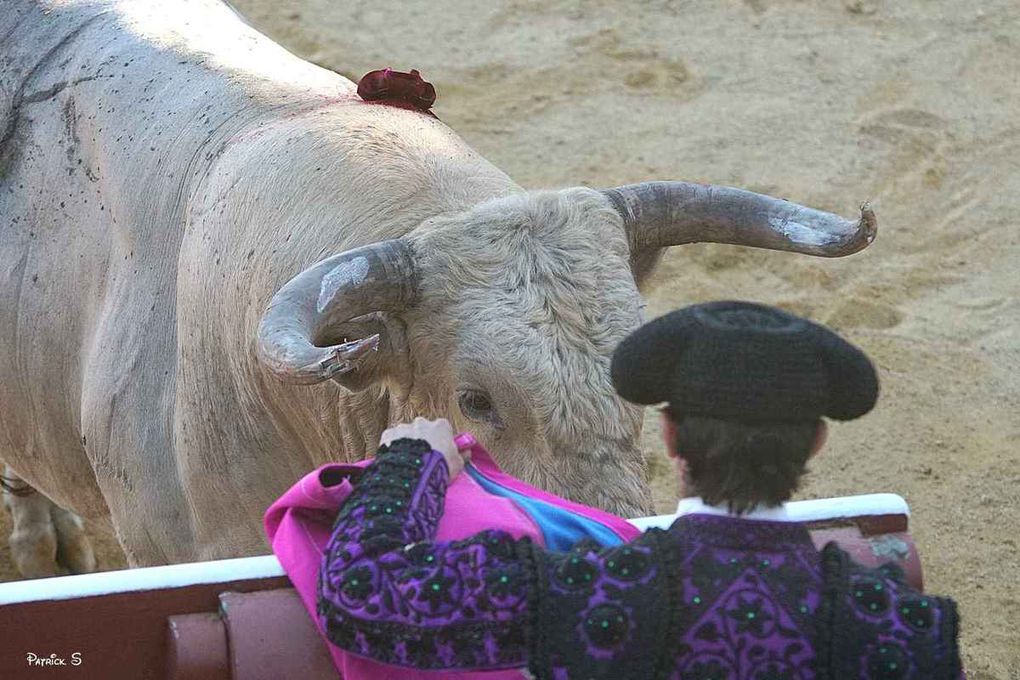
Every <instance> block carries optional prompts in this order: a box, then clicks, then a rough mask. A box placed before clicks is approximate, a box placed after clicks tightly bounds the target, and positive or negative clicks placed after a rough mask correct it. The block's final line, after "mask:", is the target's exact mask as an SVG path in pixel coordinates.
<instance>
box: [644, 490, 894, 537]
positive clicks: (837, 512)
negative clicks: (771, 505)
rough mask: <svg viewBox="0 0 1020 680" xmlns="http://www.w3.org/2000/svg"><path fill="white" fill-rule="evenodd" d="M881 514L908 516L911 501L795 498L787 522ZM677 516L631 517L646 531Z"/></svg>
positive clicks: (879, 496)
mask: <svg viewBox="0 0 1020 680" xmlns="http://www.w3.org/2000/svg"><path fill="white" fill-rule="evenodd" d="M877 515H907V516H908V517H909V516H910V508H909V507H908V506H907V501H905V500H904V499H903V497H902V496H899V495H897V494H894V493H870V494H862V495H860V496H841V497H839V498H819V499H817V500H811V501H792V502H790V503H787V504H786V521H791V522H818V521H824V520H831V519H847V518H852V517H874V516H877ZM676 518H677V515H676V514H672V515H657V516H655V517H638V518H637V519H632V520H628V521H629V522H630V523H631V524H633V525H634V526H636V527H637V528H638V529H641V530H642V531H644V530H646V529H650V528H652V527H658V528H660V529H665V528H667V527H668V526H669V525H671V524H672V523H673V522H674V521H675V520H676Z"/></svg>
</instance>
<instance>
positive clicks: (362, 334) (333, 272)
mask: <svg viewBox="0 0 1020 680" xmlns="http://www.w3.org/2000/svg"><path fill="white" fill-rule="evenodd" d="M417 292H418V286H417V275H416V268H415V264H414V253H413V252H412V251H411V247H410V245H409V244H408V243H407V242H406V241H404V240H403V239H393V240H390V241H381V242H379V243H373V244H371V245H367V246H362V247H361V248H356V249H354V250H348V251H345V252H343V253H340V254H338V255H334V256H332V257H329V258H326V259H325V260H322V261H320V262H318V263H316V264H314V265H312V266H311V267H309V268H308V269H306V270H304V271H303V272H301V273H300V274H298V275H296V276H295V277H294V278H292V279H291V280H290V281H288V282H287V283H286V285H284V286H283V287H282V288H281V289H280V290H279V291H278V292H277V293H276V295H274V296H273V299H272V301H271V302H270V303H269V306H268V308H267V309H266V311H265V314H263V316H262V322H261V324H260V325H259V330H258V357H259V361H261V363H262V365H263V366H265V367H266V368H267V369H268V370H269V371H270V372H271V373H272V374H273V375H274V376H276V377H277V378H279V379H280V380H282V381H284V382H288V383H293V384H299V385H311V384H315V383H320V382H323V381H324V380H329V379H331V378H333V379H338V378H342V376H343V375H345V374H347V373H355V372H356V371H357V370H358V367H359V366H360V365H361V364H362V363H363V362H365V361H366V360H370V359H372V358H373V356H375V357H376V358H377V359H378V353H379V344H380V342H381V341H382V340H383V337H382V333H381V331H382V330H384V327H385V324H384V323H383V322H382V319H383V318H384V317H377V316H373V315H377V314H380V313H381V314H399V313H400V312H401V311H403V310H405V309H407V307H408V306H409V305H410V304H411V303H412V302H413V301H414V299H415V297H416V296H417ZM358 320H363V321H358ZM345 328H346V329H348V330H345ZM372 329H375V330H376V331H380V332H369V331H371V330H372ZM344 337H347V338H348V340H347V341H346V342H343V341H342V339H343V338H344ZM351 337H353V338H354V339H353V340H352V339H350V338H351ZM386 354H388V352H384V355H386ZM372 363H373V364H375V365H376V368H377V369H378V370H376V371H375V373H377V374H379V371H380V370H381V369H382V368H384V365H383V364H382V363H381V362H380V361H375V362H372ZM365 373H366V374H368V373H370V372H369V371H365ZM366 380H367V378H366V377H364V376H362V377H359V378H357V379H356V380H353V381H352V382H351V384H356V383H365V382H366Z"/></svg>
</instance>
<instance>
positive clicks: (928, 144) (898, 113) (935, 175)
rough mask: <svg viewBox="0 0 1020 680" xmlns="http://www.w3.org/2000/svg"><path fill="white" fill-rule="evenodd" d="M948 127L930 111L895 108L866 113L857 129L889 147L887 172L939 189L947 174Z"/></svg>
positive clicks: (949, 136)
mask: <svg viewBox="0 0 1020 680" xmlns="http://www.w3.org/2000/svg"><path fill="white" fill-rule="evenodd" d="M948 127H949V126H948V124H947V123H946V121H945V120H944V119H942V118H941V117H939V116H937V115H936V114H934V113H931V112H929V111H924V110H922V109H914V108H897V109H891V110H884V111H879V112H877V113H874V114H872V115H869V116H867V117H866V118H865V119H864V120H863V121H862V122H861V124H860V127H859V131H860V132H861V134H863V135H866V136H868V137H871V138H873V139H874V140H877V141H878V142H880V143H884V144H886V145H890V146H891V147H892V149H891V155H890V162H891V163H892V166H893V167H892V168H891V172H890V173H889V174H891V175H893V176H895V177H897V178H901V179H903V180H907V181H919V182H920V183H921V184H922V185H924V186H925V187H927V188H929V189H940V188H942V185H943V182H944V179H945V175H946V153H945V152H946V146H947V145H948V143H949V142H950V141H951V135H950V133H949V131H948Z"/></svg>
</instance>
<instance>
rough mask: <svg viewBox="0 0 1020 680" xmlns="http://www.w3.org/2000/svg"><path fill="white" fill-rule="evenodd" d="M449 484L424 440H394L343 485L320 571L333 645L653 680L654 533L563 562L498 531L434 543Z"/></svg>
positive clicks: (395, 656)
mask: <svg viewBox="0 0 1020 680" xmlns="http://www.w3.org/2000/svg"><path fill="white" fill-rule="evenodd" d="M448 476H449V473H448V470H447V468H446V463H445V461H444V460H443V457H442V455H441V454H439V453H437V452H435V451H431V450H430V449H429V447H428V445H427V444H426V443H425V442H422V441H412V440H399V441H396V442H394V443H393V444H392V445H391V446H389V447H383V448H382V449H380V453H379V456H378V457H377V459H376V462H375V463H373V464H372V465H371V466H370V467H369V468H367V469H366V471H365V473H364V474H363V476H362V478H361V480H360V481H359V482H358V483H357V484H356V485H355V488H354V491H353V492H352V494H351V496H350V497H349V498H348V499H347V501H346V503H345V504H344V505H343V507H342V508H341V511H340V515H339V517H338V519H337V522H336V525H335V527H334V531H333V535H332V537H331V539H330V542H329V545H328V547H327V551H326V555H325V558H324V563H323V567H322V570H321V572H320V580H319V617H320V623H321V625H322V626H323V629H324V630H325V632H326V635H327V637H328V638H329V640H331V641H332V642H333V644H335V645H337V646H339V647H341V648H343V649H345V650H347V651H349V652H351V653H353V654H358V655H362V656H367V657H370V658H372V659H375V660H377V661H382V662H384V663H390V664H395V665H400V666H409V667H414V668H419V669H423V670H429V669H451V670H452V669H458V670H483V669H501V668H518V667H523V666H528V667H529V668H530V669H531V672H532V673H533V674H534V676H535V677H536V678H539V679H544V678H552V677H563V675H562V673H563V672H567V673H568V674H569V677H590V676H593V675H594V676H597V677H635V678H636V677H653V675H654V672H653V671H654V669H655V668H658V667H662V665H663V664H665V665H666V666H668V665H669V657H668V652H669V650H670V645H669V642H668V641H669V638H670V635H669V630H670V625H671V620H670V618H669V616H670V612H672V611H673V609H674V608H673V607H672V604H671V603H672V602H673V601H674V599H676V598H674V597H673V595H674V594H673V593H672V588H673V586H672V585H670V584H676V583H679V579H678V578H676V575H675V574H674V575H673V577H672V578H671V577H670V569H671V567H670V564H671V562H670V556H671V555H672V554H673V551H670V550H668V548H666V547H664V546H663V545H662V541H663V540H666V539H665V538H664V536H665V532H662V531H658V530H653V531H651V532H648V533H646V534H644V535H642V536H641V537H639V538H638V539H637V540H635V541H633V542H631V543H628V544H624V545H622V546H617V547H613V548H600V547H599V546H598V545H596V544H595V543H594V542H592V541H585V542H582V543H581V544H578V545H577V546H575V547H574V548H573V549H572V550H571V551H569V552H566V553H553V552H549V551H546V550H543V549H541V548H540V547H538V546H535V545H534V544H532V543H531V542H530V541H529V540H527V539H522V540H515V539H514V538H512V537H511V536H510V535H509V534H507V533H505V532H501V531H487V532H483V533H480V534H477V535H475V536H473V537H472V538H470V539H467V540H464V541H455V542H433V541H432V539H433V538H434V537H435V533H436V529H437V525H438V522H439V518H440V516H441V515H442V511H443V501H444V499H445V494H446V487H447V482H448ZM650 650H658V653H651V652H650Z"/></svg>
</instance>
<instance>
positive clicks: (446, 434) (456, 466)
mask: <svg viewBox="0 0 1020 680" xmlns="http://www.w3.org/2000/svg"><path fill="white" fill-rule="evenodd" d="M397 439H424V440H425V441H427V442H428V443H429V446H431V447H432V449H433V450H435V451H439V452H440V453H441V454H443V458H444V459H445V460H446V467H448V468H449V469H450V481H451V482H452V481H453V479H454V477H456V476H457V475H458V474H460V471H461V470H463V469H464V457H465V455H469V454H468V452H466V451H465V452H464V455H462V454H461V452H460V451H458V450H457V444H456V443H455V442H454V441H453V427H452V426H451V425H450V423H449V421H447V420H446V419H445V418H439V419H438V420H426V419H425V418H415V419H414V422H413V423H408V424H401V425H394V426H393V427H391V428H389V429H388V430H386V431H385V432H383V434H382V438H381V439H380V442H379V443H380V444H389V443H390V442H392V441H395V440H397Z"/></svg>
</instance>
